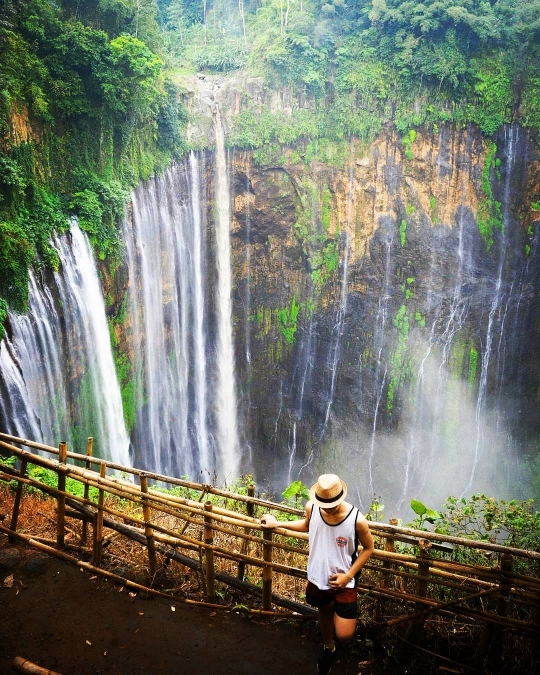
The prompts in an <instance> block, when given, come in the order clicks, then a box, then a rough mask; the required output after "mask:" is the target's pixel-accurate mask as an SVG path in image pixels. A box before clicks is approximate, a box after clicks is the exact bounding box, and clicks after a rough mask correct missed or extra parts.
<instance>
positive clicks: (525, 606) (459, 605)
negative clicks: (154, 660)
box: [0, 433, 540, 665]
mask: <svg viewBox="0 0 540 675" xmlns="http://www.w3.org/2000/svg"><path fill="white" fill-rule="evenodd" d="M20 446H23V447H20ZM24 448H30V449H31V450H33V451H39V453H40V454H37V453H36V452H32V451H31V450H27V449H24ZM0 452H1V453H2V454H3V455H7V454H12V455H15V456H16V457H17V458H18V468H17V469H14V468H12V467H10V466H8V465H7V464H5V463H2V461H1V457H0V481H4V482H12V481H15V483H16V488H15V495H14V498H13V506H12V514H11V519H10V521H9V523H10V525H9V527H7V526H4V525H0V532H3V533H4V534H6V535H7V536H9V538H10V540H11V541H14V540H22V541H25V542H27V543H28V544H30V545H32V546H35V547H37V548H39V549H41V550H45V551H47V552H49V553H50V554H52V555H56V556H58V557H60V558H62V559H64V560H69V561H71V562H73V563H75V564H77V565H79V566H80V567H81V568H83V569H88V570H90V571H92V573H98V574H101V575H103V576H105V577H108V578H111V579H113V580H115V581H118V582H121V583H122V584H124V585H126V586H129V587H132V588H135V589H139V590H141V589H144V590H145V591H147V592H148V593H153V594H156V595H159V596H165V597H167V598H169V599H173V600H174V601H177V602H187V603H189V604H204V605H206V606H210V607H213V608H216V609H226V610H231V606H229V605H227V604H223V603H219V602H216V597H217V593H216V584H226V585H227V586H230V587H232V588H235V589H238V590H240V591H242V592H245V593H246V594H249V595H250V596H253V597H254V598H255V600H254V603H253V605H254V606H253V607H250V608H247V607H245V606H244V605H243V606H242V607H243V609H245V610H247V611H250V612H252V613H256V614H261V615H266V616H274V615H276V614H279V616H288V617H291V618H292V617H294V618H297V619H302V618H308V619H309V618H313V617H314V616H316V613H315V610H313V609H312V608H310V607H308V606H307V605H305V604H304V603H303V602H301V601H300V599H299V598H296V597H286V596H290V595H291V593H290V592H289V591H288V590H287V592H286V593H285V594H284V593H281V594H278V593H276V592H274V591H275V584H276V580H277V579H278V578H279V579H285V578H290V577H292V578H293V579H301V580H304V579H305V578H306V571H305V569H306V560H307V534H304V533H298V532H292V531H290V530H287V524H286V521H283V526H282V527H280V528H278V529H276V530H267V529H264V528H262V527H261V525H260V521H259V519H258V518H257V517H256V513H257V510H258V512H259V513H262V512H263V510H264V511H267V510H272V511H274V512H275V511H280V512H282V513H284V514H289V515H292V516H297V517H299V516H301V515H302V514H303V511H301V510H299V509H295V508H292V507H290V506H286V505H283V504H276V503H274V502H272V501H269V500H266V499H261V498H259V497H256V496H255V492H254V489H251V490H249V491H248V494H247V495H243V494H237V493H232V492H230V491H227V490H224V489H220V488H217V487H215V486H213V485H208V484H200V483H194V482H191V481H188V480H183V479H178V478H173V477H167V476H162V475H160V474H156V473H151V472H147V471H141V470H138V469H134V468H128V467H124V466H120V465H117V464H115V463H113V462H109V461H106V460H103V459H100V458H98V457H93V456H92V439H88V443H87V446H86V448H85V453H84V454H79V453H74V452H69V451H68V449H67V447H66V444H65V443H60V444H59V447H58V448H54V447H52V446H47V445H44V444H41V443H37V442H34V441H30V440H27V439H22V438H18V437H16V436H10V435H8V434H3V433H0ZM46 455H52V456H53V458H51V457H50V456H49V457H48V456H46ZM70 461H71V462H72V463H69V462H70ZM29 464H33V465H36V466H40V467H43V468H45V469H50V470H51V471H53V472H55V473H56V474H57V476H58V482H57V487H51V486H50V485H46V484H45V483H43V482H42V481H39V480H37V479H36V478H33V477H31V476H29V475H28V465H29ZM67 478H72V479H75V480H76V481H78V482H80V483H81V485H82V486H83V489H82V490H81V491H78V492H79V493H80V494H73V493H72V492H68V491H67V490H66V479H67ZM159 484H164V485H168V486H170V487H173V488H177V491H184V493H185V495H182V494H177V492H164V491H162V490H161V489H160V488H159V487H158V486H159ZM25 486H31V487H32V488H34V489H39V490H41V491H42V492H44V493H46V494H48V495H49V496H51V497H52V498H54V499H55V500H56V501H57V521H56V540H52V541H51V540H44V539H43V538H38V537H36V536H34V537H33V536H31V535H30V534H27V533H22V532H18V531H17V523H18V517H19V510H20V507H21V502H22V499H23V493H24V488H25ZM92 488H94V491H95V494H96V495H97V496H96V497H91V496H90V495H91V492H90V490H91V489H92ZM196 496H197V498H195V497H196ZM221 501H223V502H224V504H223V505H220V502H221ZM69 519H78V520H82V529H81V536H80V543H79V544H75V543H73V541H72V540H68V538H67V537H66V520H69ZM396 523H397V521H391V522H390V523H376V522H371V523H370V529H371V531H372V534H373V535H374V538H375V540H376V546H377V548H376V550H375V552H374V554H373V556H372V557H371V558H370V560H369V561H368V563H367V564H366V565H365V567H364V570H363V573H362V576H361V577H360V582H359V584H358V591H359V595H360V596H364V597H366V598H375V599H376V604H375V607H374V611H373V622H374V624H373V625H374V626H375V627H379V628H385V627H391V626H397V625H400V624H408V628H407V631H406V633H405V638H406V639H407V640H409V641H411V642H413V643H414V642H417V641H418V639H419V636H420V635H421V633H422V631H423V630H424V624H425V622H426V620H427V619H428V618H429V617H430V616H432V615H434V614H437V615H439V616H442V617H451V618H452V620H460V621H469V622H473V623H474V624H475V625H477V626H482V625H483V626H484V629H483V633H482V636H481V639H480V641H479V645H480V646H479V651H480V656H482V652H483V654H484V656H485V655H486V654H488V652H489V653H490V654H491V658H492V659H495V660H497V659H499V658H500V653H501V649H502V643H503V639H502V638H503V635H504V634H505V633H508V632H516V631H517V632H519V634H520V635H530V636H531V637H532V638H533V639H534V637H535V636H538V631H539V629H540V578H538V571H539V569H540V565H539V561H540V552H538V551H526V550H522V549H517V548H511V547H507V546H503V545H500V544H496V543H490V542H486V541H471V540H469V539H463V538H459V537H452V536H448V535H441V534H436V533H433V532H424V531H420V530H414V529H411V528H406V527H399V526H398V525H397V524H396ZM89 527H91V529H92V543H91V546H89V545H87V542H88V528H89ZM106 531H108V533H106ZM117 536H118V537H120V536H121V537H127V538H128V539H129V540H130V541H133V542H138V544H140V545H141V546H142V547H144V550H145V555H146V556H147V569H148V578H149V579H152V578H154V577H155V575H156V572H157V571H158V569H159V567H160V565H162V564H163V562H161V561H175V562H176V563H178V564H179V565H181V566H183V567H185V568H187V569H190V570H193V571H195V572H196V573H197V574H199V575H200V577H201V580H202V583H203V585H204V589H205V593H204V595H205V601H200V600H193V599H187V598H185V597H183V596H182V595H171V594H170V593H164V592H163V591H160V590H159V589H156V588H153V587H152V583H150V582H149V583H148V584H147V585H142V584H140V583H136V582H134V581H130V580H128V579H126V578H124V577H123V576H120V575H118V574H116V573H115V572H113V571H110V570H107V569H106V567H107V564H106V562H104V558H106V557H107V556H108V555H109V554H108V552H107V549H108V544H109V543H110V541H111V540H112V538H113V537H117ZM70 550H71V551H74V552H75V553H77V555H75V554H74V553H70V552H69V551H70ZM471 552H476V553H477V554H479V555H484V556H490V559H491V562H490V564H487V562H486V560H487V558H486V560H484V561H483V562H484V564H475V563H471V562H467V560H468V559H470V558H471V555H467V553H469V554H470V553H471ZM81 557H82V558H85V557H86V558H87V559H90V560H91V562H88V560H81ZM516 560H526V561H530V565H531V570H530V571H529V572H528V573H527V574H520V573H517V572H515V571H514V567H515V565H514V563H515V561H516ZM246 576H247V579H246ZM281 586H283V583H281ZM286 588H287V587H286ZM302 590H303V589H302ZM301 592H302V591H300V593H301ZM273 606H276V607H280V608H281V609H280V610H276V609H273ZM373 625H372V626H371V628H373ZM536 642H538V641H537V640H536V641H535V643H536ZM492 665H493V664H492Z"/></svg>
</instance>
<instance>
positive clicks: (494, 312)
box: [462, 126, 519, 495]
mask: <svg viewBox="0 0 540 675" xmlns="http://www.w3.org/2000/svg"><path fill="white" fill-rule="evenodd" d="M518 134H519V127H517V126H515V127H513V126H512V127H510V128H509V129H507V138H506V145H507V155H506V173H505V182H504V191H503V208H502V236H501V243H500V251H499V265H498V270H497V280H496V282H495V288H494V292H493V298H492V301H491V307H490V311H489V318H488V326H487V331H486V338H485V347H484V351H483V354H482V361H481V373H480V384H479V388H478V398H477V403H476V443H475V447H474V453H473V457H472V467H471V472H470V476H469V482H468V483H467V486H466V487H465V489H464V491H463V493H462V495H464V494H466V493H467V492H469V491H470V490H471V489H472V486H473V482H474V479H475V475H476V470H477V466H478V462H479V458H480V456H481V454H482V452H483V450H484V448H483V441H484V419H483V417H484V409H485V402H486V394H487V382H488V373H489V366H490V362H491V358H492V350H493V342H494V339H495V324H496V323H497V318H499V335H500V337H499V345H500V344H501V341H502V332H503V330H504V324H503V322H501V321H500V317H499V314H500V307H501V303H502V301H503V297H504V287H503V286H504V284H503V272H504V266H505V262H506V247H507V234H508V228H509V217H510V185H511V179H512V171H513V168H514V162H515V158H516V156H515V148H516V145H517V141H518Z"/></svg>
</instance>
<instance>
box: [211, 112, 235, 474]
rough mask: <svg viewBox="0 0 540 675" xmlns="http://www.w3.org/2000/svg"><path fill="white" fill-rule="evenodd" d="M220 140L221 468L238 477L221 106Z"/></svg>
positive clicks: (216, 123) (218, 411)
mask: <svg viewBox="0 0 540 675" xmlns="http://www.w3.org/2000/svg"><path fill="white" fill-rule="evenodd" d="M214 131H215V137H216V209H217V218H216V249H217V254H216V257H217V271H218V287H217V347H216V362H217V369H218V379H217V392H216V393H217V402H216V414H217V435H218V445H219V450H220V461H219V462H218V467H219V469H220V471H221V472H222V473H223V474H224V475H227V476H229V477H230V476H233V477H234V476H236V475H237V473H238V467H239V448H238V437H237V425H236V387H235V377H234V349H233V338H232V300H231V289H232V281H231V276H232V275H231V260H230V237H229V228H230V221H231V216H230V204H229V200H230V195H229V185H228V179H227V162H226V158H225V139H224V134H223V126H222V122H221V116H220V111H219V106H218V105H216V107H215V109H214Z"/></svg>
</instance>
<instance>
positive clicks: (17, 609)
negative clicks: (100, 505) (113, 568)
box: [0, 535, 405, 675]
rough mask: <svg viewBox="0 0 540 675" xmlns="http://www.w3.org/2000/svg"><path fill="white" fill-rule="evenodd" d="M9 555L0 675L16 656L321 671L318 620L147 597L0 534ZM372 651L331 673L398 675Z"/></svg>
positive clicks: (163, 666)
mask: <svg viewBox="0 0 540 675" xmlns="http://www.w3.org/2000/svg"><path fill="white" fill-rule="evenodd" d="M8 549H9V550H8ZM11 549H15V551H16V552H15V553H13V558H14V560H13V561H12V564H11V567H6V566H4V567H2V568H1V569H0V673H2V674H3V673H13V672H15V671H14V670H13V668H12V662H13V659H14V658H15V657H17V656H19V657H23V658H24V659H27V660H28V661H30V662H32V663H35V664H39V665H40V666H41V667H43V668H47V669H50V670H52V671H55V672H57V673H61V674H62V675H96V674H98V673H111V674H115V675H127V674H130V675H137V674H141V675H142V674H143V673H144V674H145V675H147V674H152V675H160V674H161V673H167V674H169V673H178V674H180V675H182V674H184V673H186V674H187V673H189V674H190V675H199V674H201V675H203V674H204V675H226V674H227V675H241V674H243V673H246V675H247V674H250V675H251V674H253V673H263V674H265V675H304V674H305V675H308V674H312V673H316V672H317V667H316V663H317V655H318V653H319V650H320V642H319V639H318V634H317V628H316V625H315V622H314V621H308V622H306V621H302V622H293V621H289V620H284V619H279V620H272V619H267V618H265V619H260V618H253V617H251V618H250V617H248V616H246V615H245V614H236V613H231V612H225V611H219V610H218V611H217V612H216V611H212V610H211V609H208V608H200V607H196V606H189V605H186V604H182V603H174V602H169V601H167V600H165V599H161V598H155V597H151V598H146V599H145V598H144V597H141V594H139V593H137V594H135V593H133V592H131V591H130V589H129V588H127V587H125V586H120V585H119V584H116V583H112V582H110V581H107V580H104V579H103V578H101V577H97V576H93V575H91V574H89V573H88V572H87V571H85V570H81V569H80V568H78V567H77V566H75V565H73V564H70V563H67V562H64V561H62V560H58V559H57V558H54V557H50V556H48V555H46V554H44V553H42V552H38V551H36V550H34V549H32V548H28V547H25V546H21V545H18V544H17V545H15V546H13V545H10V544H8V541H7V537H5V536H4V535H0V551H3V552H4V553H6V551H7V552H8V553H9V552H10V550H11ZM8 557H9V556H8ZM11 577H12V578H11ZM369 649H370V648H369V647H367V646H366V643H365V642H364V643H362V642H361V641H355V642H354V643H353V644H352V645H351V646H350V647H349V648H347V650H346V651H345V650H341V651H340V652H339V654H338V656H337V662H336V664H335V666H334V668H333V669H332V674H333V675H358V674H359V673H361V674H362V675H374V674H375V673H376V674H377V675H381V674H383V673H390V672H392V673H395V672H400V671H396V669H395V668H392V669H391V670H385V669H384V668H383V667H382V664H381V663H380V662H379V663H377V662H376V661H375V659H373V657H372V656H370V653H369ZM401 672H405V671H401Z"/></svg>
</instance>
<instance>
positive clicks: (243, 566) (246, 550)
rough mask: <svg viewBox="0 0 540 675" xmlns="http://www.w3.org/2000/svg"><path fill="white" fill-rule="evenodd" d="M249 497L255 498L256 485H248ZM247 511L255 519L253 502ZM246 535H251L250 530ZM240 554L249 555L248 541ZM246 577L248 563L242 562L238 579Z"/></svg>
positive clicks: (247, 506)
mask: <svg viewBox="0 0 540 675" xmlns="http://www.w3.org/2000/svg"><path fill="white" fill-rule="evenodd" d="M248 496H249V497H255V486H254V485H248ZM246 511H247V514H248V516H249V517H250V518H253V513H254V511H255V509H254V506H253V502H248V503H247V505H246ZM245 533H246V535H248V534H249V530H246V532H245ZM240 552H241V553H243V554H244V555H248V553H249V541H248V540H247V539H244V540H243V541H242V547H241V549H240ZM245 575H246V563H245V562H243V561H240V562H239V563H238V573H237V575H236V576H237V577H238V578H239V579H243V578H244V577H245Z"/></svg>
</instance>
